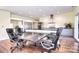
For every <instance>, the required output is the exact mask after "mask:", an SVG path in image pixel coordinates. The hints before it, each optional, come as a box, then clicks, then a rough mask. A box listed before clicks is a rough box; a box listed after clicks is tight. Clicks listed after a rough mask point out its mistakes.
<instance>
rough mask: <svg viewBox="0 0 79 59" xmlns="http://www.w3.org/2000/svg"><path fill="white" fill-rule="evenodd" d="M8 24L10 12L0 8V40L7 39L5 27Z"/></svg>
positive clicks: (8, 25)
mask: <svg viewBox="0 0 79 59" xmlns="http://www.w3.org/2000/svg"><path fill="white" fill-rule="evenodd" d="M10 25H11V24H10V12H7V11H2V10H0V40H3V39H8V35H7V33H6V28H7V27H10Z"/></svg>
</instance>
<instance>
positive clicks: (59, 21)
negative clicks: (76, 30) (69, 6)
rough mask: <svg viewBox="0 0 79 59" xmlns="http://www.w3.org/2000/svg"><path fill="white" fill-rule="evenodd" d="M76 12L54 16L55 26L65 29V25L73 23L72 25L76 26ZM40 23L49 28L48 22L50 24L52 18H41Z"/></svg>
mask: <svg viewBox="0 0 79 59" xmlns="http://www.w3.org/2000/svg"><path fill="white" fill-rule="evenodd" d="M74 19H75V17H74V12H73V11H71V12H67V13H63V14H58V15H54V18H53V21H54V22H55V26H56V27H64V24H65V23H72V25H74ZM40 21H42V22H44V26H43V27H46V26H47V22H50V21H51V20H50V18H49V17H43V18H40Z"/></svg>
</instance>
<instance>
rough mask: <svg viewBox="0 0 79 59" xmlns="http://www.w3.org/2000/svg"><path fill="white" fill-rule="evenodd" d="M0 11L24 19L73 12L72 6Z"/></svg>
mask: <svg viewBox="0 0 79 59" xmlns="http://www.w3.org/2000/svg"><path fill="white" fill-rule="evenodd" d="M0 9H2V10H7V11H10V12H11V13H14V14H17V15H21V16H24V17H41V16H48V15H50V14H61V13H65V12H69V11H72V9H73V8H72V6H0Z"/></svg>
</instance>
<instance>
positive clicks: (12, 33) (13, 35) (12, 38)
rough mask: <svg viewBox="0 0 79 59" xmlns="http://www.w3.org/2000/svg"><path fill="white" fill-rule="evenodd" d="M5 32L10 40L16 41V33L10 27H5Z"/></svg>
mask: <svg viewBox="0 0 79 59" xmlns="http://www.w3.org/2000/svg"><path fill="white" fill-rule="evenodd" d="M6 32H7V34H8V36H9V38H10V39H11V40H14V41H16V40H17V39H18V37H17V35H16V34H15V33H14V31H13V29H12V28H7V29H6Z"/></svg>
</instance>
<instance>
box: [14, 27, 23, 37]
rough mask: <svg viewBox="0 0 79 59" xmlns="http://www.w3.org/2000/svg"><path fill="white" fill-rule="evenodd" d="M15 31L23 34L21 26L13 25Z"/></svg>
mask: <svg viewBox="0 0 79 59" xmlns="http://www.w3.org/2000/svg"><path fill="white" fill-rule="evenodd" d="M15 33H16V34H17V35H20V36H22V34H23V28H20V27H19V26H16V27H15Z"/></svg>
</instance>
